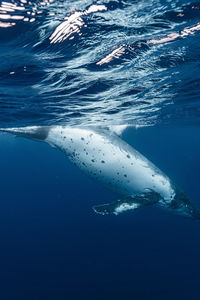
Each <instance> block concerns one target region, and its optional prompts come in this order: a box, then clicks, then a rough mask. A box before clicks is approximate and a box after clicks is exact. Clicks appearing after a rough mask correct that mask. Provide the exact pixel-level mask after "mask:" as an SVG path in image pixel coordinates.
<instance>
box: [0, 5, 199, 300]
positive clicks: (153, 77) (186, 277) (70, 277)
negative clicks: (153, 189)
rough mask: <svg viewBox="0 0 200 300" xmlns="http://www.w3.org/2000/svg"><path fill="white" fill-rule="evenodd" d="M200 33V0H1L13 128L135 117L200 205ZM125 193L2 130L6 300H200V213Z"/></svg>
mask: <svg viewBox="0 0 200 300" xmlns="http://www.w3.org/2000/svg"><path fill="white" fill-rule="evenodd" d="M199 33H200V2H199V1H196V2H192V1H185V0H182V1H178V0H174V1H170V0H168V1H166V0H165V1H164V0H163V1H161V0H151V1H138V0H132V1H131V0H116V1H107V0H105V1H94V2H92V1H88V0H82V1H80V0H79V1H66V0H62V1H61V0H60V1H57V0H55V1H53V0H45V1H34V2H30V1H27V0H21V1H17V0H13V1H0V128H4V129H6V128H11V127H25V126H53V127H54V126H57V125H63V126H65V125H67V126H71V127H72V128H74V127H77V126H78V127H79V128H84V127H85V126H87V127H89V128H90V127H91V128H94V127H98V128H107V129H106V130H108V131H109V128H112V127H113V126H115V127H116V126H117V128H124V131H123V132H122V135H121V138H122V139H123V140H124V141H126V142H127V143H128V144H130V145H131V146H132V147H133V148H135V149H137V150H138V151H139V152H140V153H142V154H143V155H144V156H145V157H147V158H148V159H149V160H151V161H152V162H153V163H154V164H155V165H156V166H157V167H159V168H160V169H161V170H162V171H163V172H164V173H165V174H167V175H168V176H169V178H170V179H171V180H172V181H173V182H175V183H176V184H177V185H178V186H180V187H181V189H182V190H183V191H184V192H185V194H186V195H187V197H188V198H189V199H190V201H191V203H193V205H194V206H195V207H197V208H199V209H200V198H199V179H200V176H199V172H200V159H199V153H200V127H199V125H200V124H199V123H200V122H199V120H200V102H199V94H200V72H199V66H200V65H199V58H200V46H199V45H200V44H199V37H200V36H199ZM121 125H122V126H121ZM120 126H121V127H120ZM115 200H116V195H115V193H114V192H112V191H110V190H109V189H108V188H107V187H106V186H103V185H101V184H99V183H98V182H97V181H95V180H92V179H90V178H89V177H88V176H86V175H85V174H84V173H83V172H82V171H81V170H80V169H79V168H77V167H76V166H75V165H73V164H72V163H71V162H70V161H69V160H68V159H67V157H66V155H65V154H64V153H62V152H61V151H59V150H58V149H55V148H53V147H50V146H49V145H48V144H47V143H42V142H37V141H35V140H32V139H26V138H24V137H19V138H18V137H17V138H15V137H14V136H13V135H11V134H8V133H0V239H1V247H0V257H1V258H0V299H2V300H11V299H12V300H13V299H21V300H23V299H24V300H29V299H30V300H33V299H34V300H35V299H37V300H43V299H48V300H49V299H58V300H64V299H65V300H66V299H70V300H79V299H86V300H90V299H95V300H107V299H109V300H112V299H113V300H114V299H116V300H122V299H123V300H129V299H136V300H146V299H153V300H169V299H170V300H171V299H172V300H174V299H176V300H177V299H178V300H179V299H180V300H182V299H183V300H198V299H199V283H200V271H199V270H200V260H199V253H200V222H199V220H192V219H187V218H184V217H183V216H178V215H176V214H173V213H169V212H168V211H165V210H161V209H159V208H157V207H155V206H147V207H143V208H141V209H138V210H135V211H127V212H124V213H122V214H119V215H118V216H116V215H112V214H111V215H105V216H102V215H99V214H96V213H95V212H94V211H93V210H92V207H93V206H94V205H98V204H103V203H108V202H113V201H115Z"/></svg>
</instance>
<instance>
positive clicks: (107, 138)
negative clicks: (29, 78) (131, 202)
mask: <svg viewBox="0 0 200 300" xmlns="http://www.w3.org/2000/svg"><path fill="white" fill-rule="evenodd" d="M48 141H49V143H51V144H53V145H55V146H57V147H59V148H61V149H62V151H64V152H65V153H66V154H67V155H68V156H69V158H70V159H71V160H72V161H73V162H74V163H75V164H76V165H77V166H78V167H79V168H81V169H82V170H83V171H84V172H85V173H87V174H88V175H89V176H90V177H93V178H94V179H96V180H98V181H100V182H102V183H104V184H106V185H107V186H109V187H110V188H111V189H113V190H114V191H115V192H117V193H119V194H121V195H124V196H127V195H135V194H140V193H144V192H145V191H146V190H147V191H148V190H153V191H155V192H157V193H159V194H160V195H161V196H162V197H163V198H164V199H165V200H168V201H170V200H171V199H172V198H173V196H174V190H173V188H172V187H171V183H170V180H169V179H168V177H166V176H165V175H164V174H163V173H162V172H161V171H160V170H159V169H158V168H156V167H155V166H154V165H153V164H152V163H151V162H150V161H148V160H147V159H146V158H145V157H143V156H142V155H141V154H139V153H138V152H137V151H136V150H134V149H133V148H132V147H130V146H129V145H128V144H126V143H125V142H123V141H122V140H121V139H120V138H118V137H116V136H113V135H110V134H109V133H105V132H103V133H102V131H101V133H99V132H98V131H93V130H91V129H81V128H70V127H65V128H62V127H60V126H58V127H55V128H52V129H51V130H50V133H49V136H48Z"/></svg>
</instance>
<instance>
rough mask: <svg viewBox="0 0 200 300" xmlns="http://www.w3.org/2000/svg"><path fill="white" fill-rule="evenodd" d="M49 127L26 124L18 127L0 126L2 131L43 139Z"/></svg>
mask: <svg viewBox="0 0 200 300" xmlns="http://www.w3.org/2000/svg"><path fill="white" fill-rule="evenodd" d="M49 129H50V127H48V126H43V127H39V126H28V127H18V128H0V131H2V132H8V133H12V134H14V135H16V136H24V137H27V138H32V139H37V140H41V141H43V140H45V139H46V138H47V136H48V134H49Z"/></svg>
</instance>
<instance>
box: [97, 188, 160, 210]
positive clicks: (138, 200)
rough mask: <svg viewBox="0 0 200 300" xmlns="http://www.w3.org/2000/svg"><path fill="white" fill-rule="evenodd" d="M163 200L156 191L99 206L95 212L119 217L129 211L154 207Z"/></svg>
mask: <svg viewBox="0 0 200 300" xmlns="http://www.w3.org/2000/svg"><path fill="white" fill-rule="evenodd" d="M160 199H161V197H160V195H159V194H158V193H156V192H154V191H150V192H147V193H144V194H142V195H136V196H131V197H127V198H123V199H121V200H117V201H115V202H112V203H108V204H102V205H97V206H94V207H93V210H94V211H95V212H96V213H98V214H101V215H107V214H114V215H118V214H119V213H122V212H124V211H127V210H135V209H137V208H140V207H142V206H147V205H154V204H156V203H157V202H158V201H159V200H160Z"/></svg>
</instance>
